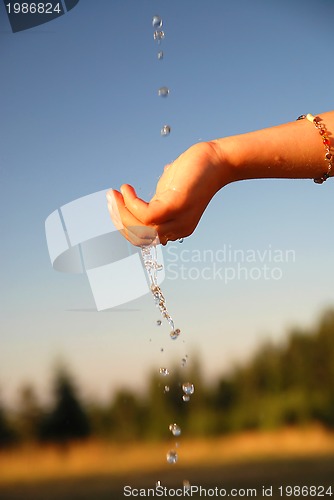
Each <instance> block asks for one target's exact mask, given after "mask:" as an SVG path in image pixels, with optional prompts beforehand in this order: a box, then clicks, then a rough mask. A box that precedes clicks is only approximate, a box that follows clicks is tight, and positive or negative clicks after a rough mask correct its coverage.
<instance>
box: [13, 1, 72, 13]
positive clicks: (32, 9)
mask: <svg viewBox="0 0 334 500" xmlns="http://www.w3.org/2000/svg"><path fill="white" fill-rule="evenodd" d="M6 8H7V12H8V14H54V13H57V14H62V12H63V9H62V7H61V5H60V3H59V2H58V3H57V4H55V5H54V4H52V3H50V2H48V3H44V2H38V3H28V2H22V3H20V2H13V3H12V2H9V3H7V4H6Z"/></svg>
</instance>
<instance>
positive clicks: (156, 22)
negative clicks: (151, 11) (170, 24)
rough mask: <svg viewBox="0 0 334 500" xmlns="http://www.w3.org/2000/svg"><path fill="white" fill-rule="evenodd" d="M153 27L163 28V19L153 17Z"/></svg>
mask: <svg viewBox="0 0 334 500" xmlns="http://www.w3.org/2000/svg"><path fill="white" fill-rule="evenodd" d="M152 26H153V28H161V26H162V19H161V17H160V16H153V17H152Z"/></svg>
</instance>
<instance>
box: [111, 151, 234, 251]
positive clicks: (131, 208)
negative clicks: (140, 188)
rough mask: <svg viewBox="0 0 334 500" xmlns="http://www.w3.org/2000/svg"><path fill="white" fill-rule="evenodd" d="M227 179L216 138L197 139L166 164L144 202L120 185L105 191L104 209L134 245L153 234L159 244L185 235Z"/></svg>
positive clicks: (134, 193) (226, 167)
mask: <svg viewBox="0 0 334 500" xmlns="http://www.w3.org/2000/svg"><path fill="white" fill-rule="evenodd" d="M224 167H225V168H224ZM228 182H229V175H228V164H227V162H226V161H224V159H223V158H222V153H221V150H220V149H218V148H217V145H216V141H213V142H202V143H198V144H195V145H194V146H191V147H190V148H189V149H187V150H186V151H185V152H184V153H182V154H181V155H180V156H179V157H178V158H177V159H176V160H175V161H174V162H173V163H171V164H169V165H166V167H165V168H164V171H163V174H162V176H161V177H160V179H159V181H158V184H157V186H156V191H155V194H154V196H153V198H152V199H151V200H150V201H149V202H146V201H144V200H142V199H140V198H138V197H137V195H136V192H135V189H134V188H133V187H132V186H130V185H128V184H124V185H123V186H122V187H121V192H119V191H116V190H111V191H109V192H108V194H107V198H108V208H109V212H110V215H111V218H112V220H113V222H114V224H115V226H116V227H117V229H119V230H120V231H121V232H122V234H123V235H124V236H125V237H126V238H127V239H128V240H129V241H130V242H131V243H133V244H134V245H137V246H142V245H145V244H149V243H151V242H152V241H153V240H154V239H156V238H158V239H159V241H160V242H161V243H162V244H164V245H165V244H166V243H167V241H169V240H176V239H178V238H183V237H186V236H189V235H190V234H191V233H192V232H193V231H194V229H195V228H196V226H197V224H198V222H199V220H200V218H201V216H202V214H203V212H204V210H205V208H206V207H207V205H208V203H209V202H210V200H211V198H212V197H213V196H214V194H215V193H216V192H217V191H218V190H219V189H220V188H221V187H222V186H224V185H225V184H227V183H228Z"/></svg>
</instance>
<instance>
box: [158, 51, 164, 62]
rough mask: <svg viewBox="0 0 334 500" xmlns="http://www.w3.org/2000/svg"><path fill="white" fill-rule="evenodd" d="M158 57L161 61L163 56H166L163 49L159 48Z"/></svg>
mask: <svg viewBox="0 0 334 500" xmlns="http://www.w3.org/2000/svg"><path fill="white" fill-rule="evenodd" d="M157 57H158V59H159V61H161V59H163V58H164V53H163V51H162V50H159V52H158V54H157Z"/></svg>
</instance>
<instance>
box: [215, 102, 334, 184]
mask: <svg viewBox="0 0 334 500" xmlns="http://www.w3.org/2000/svg"><path fill="white" fill-rule="evenodd" d="M317 116H320V117H321V118H322V120H323V123H324V124H325V125H326V129H327V131H328V133H329V139H330V142H331V152H332V153H333V150H334V139H333V134H334V111H330V112H327V113H321V114H319V115H317ZM214 142H215V144H216V146H217V151H218V155H221V157H222V159H223V161H222V169H223V168H226V164H228V165H229V180H228V182H233V181H237V180H243V179H261V178H289V179H292V178H295V179H304V178H309V179H314V178H318V177H321V176H322V175H323V174H324V172H326V171H327V168H328V162H327V161H326V160H325V149H324V144H323V143H322V138H321V136H320V134H319V132H318V130H317V129H316V128H315V126H314V125H313V123H311V122H309V121H308V120H306V119H304V120H298V121H294V122H289V123H286V124H284V125H279V126H277V127H272V128H267V129H263V130H258V131H256V132H250V133H247V134H242V135H237V136H231V137H226V138H223V139H218V140H216V141H214ZM331 175H334V172H333V171H332V172H331ZM223 179H224V174H223V173H222V185H224V184H225V183H226V182H224V180H223Z"/></svg>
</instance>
